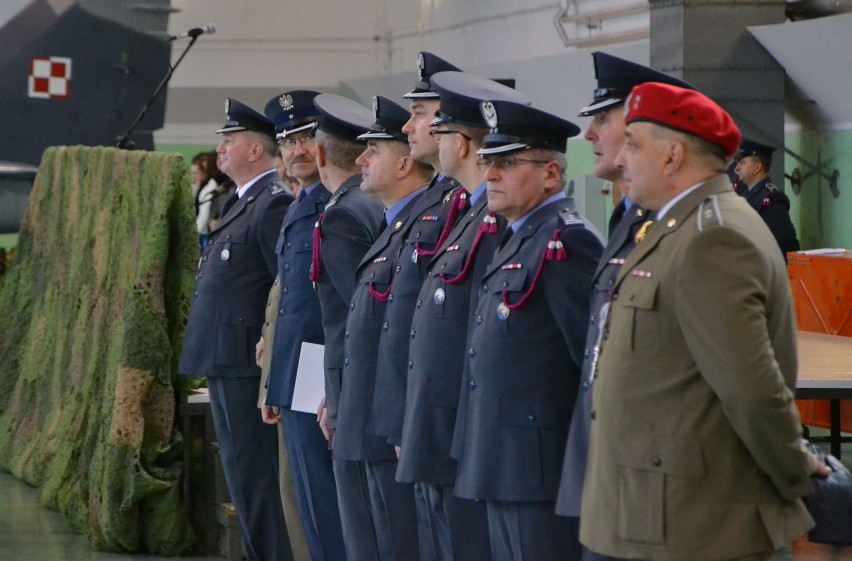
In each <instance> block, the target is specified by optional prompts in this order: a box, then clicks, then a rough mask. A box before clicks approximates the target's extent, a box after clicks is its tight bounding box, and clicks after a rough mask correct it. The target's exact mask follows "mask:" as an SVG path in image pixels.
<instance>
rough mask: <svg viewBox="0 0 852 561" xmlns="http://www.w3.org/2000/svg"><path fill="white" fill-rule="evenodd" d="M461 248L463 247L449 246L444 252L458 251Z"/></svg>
mask: <svg viewBox="0 0 852 561" xmlns="http://www.w3.org/2000/svg"><path fill="white" fill-rule="evenodd" d="M460 247H461V246H458V245H451V246H448V247H447V249H445V250H444V251H458V250H459V248H460Z"/></svg>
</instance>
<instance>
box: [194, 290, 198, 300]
mask: <svg viewBox="0 0 852 561" xmlns="http://www.w3.org/2000/svg"><path fill="white" fill-rule="evenodd" d="M195 297H196V298H198V291H197V290H196V291H195Z"/></svg>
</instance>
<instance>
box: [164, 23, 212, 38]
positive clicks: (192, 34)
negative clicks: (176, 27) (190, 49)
mask: <svg viewBox="0 0 852 561" xmlns="http://www.w3.org/2000/svg"><path fill="white" fill-rule="evenodd" d="M205 33H206V34H208V35H209V34H211V33H216V26H215V25H213V24H212V23H208V24H207V25H205V26H204V27H193V28H192V29H190V30H189V31H187V32H186V33H181V34H180V35H174V36H172V37H171V40H172V41H174V40H175V39H186V38H187V37H189V38H191V39H195V38H197V37H198V36H199V35H204V34H205Z"/></svg>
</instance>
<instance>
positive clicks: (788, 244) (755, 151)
mask: <svg viewBox="0 0 852 561" xmlns="http://www.w3.org/2000/svg"><path fill="white" fill-rule="evenodd" d="M774 151H775V147H774V146H769V145H766V144H761V143H759V142H755V141H753V140H749V139H743V141H742V144H740V152H739V154H738V155H737V158H738V160H739V161H740V162H742V160H743V159H744V158H752V159H755V160H756V161H758V162H760V165H761V166H762V170H761V173H760V175H759V176H758V177H759V180H758V181H756V182H755V181H754V180H752V181H750V183H751V184H750V185H745V189H744V190H741V191H739V194H740V195H741V196H743V197H745V200H746V201H747V202H748V204H749V205H750V206H751V207H752V208H753V209H754V210H756V211H757V213H758V214H759V215H760V217H761V218H763V221H764V222H766V225H767V226H768V227H769V231H770V232H772V235H773V236H774V237H775V241H777V242H778V247H779V248H780V249H781V253H782V254H783V255H784V258H785V259H786V258H787V252H789V251H799V247H800V246H799V239H798V237H797V236H796V227H795V226H793V221H792V220H791V219H790V199H789V198H787V195H785V194H784V192H783V191H782V190H781V189H780V188H778V186H777V185H775V184H774V183H772V179H770V178H769V175H768V171H769V166H770V165H772V152H774ZM736 169H737V170H740V165H739V164H738V165H737V168H736ZM738 173H739V171H738ZM740 179H741V180H742V179H744V177H740Z"/></svg>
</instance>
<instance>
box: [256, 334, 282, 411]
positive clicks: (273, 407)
mask: <svg viewBox="0 0 852 561" xmlns="http://www.w3.org/2000/svg"><path fill="white" fill-rule="evenodd" d="M261 341H263V339H261ZM260 418H261V419H262V420H263V422H264V423H266V424H267V425H275V424H277V423H278V422H279V421H280V420H281V411H279V409H278V408H277V407H275V406H274V405H266V404H265V403H264V404H263V407H261V408H260Z"/></svg>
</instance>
